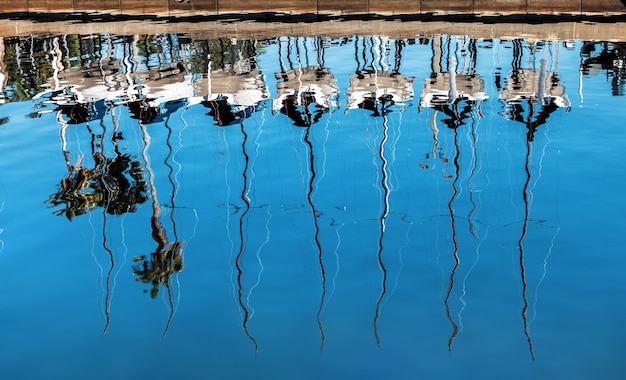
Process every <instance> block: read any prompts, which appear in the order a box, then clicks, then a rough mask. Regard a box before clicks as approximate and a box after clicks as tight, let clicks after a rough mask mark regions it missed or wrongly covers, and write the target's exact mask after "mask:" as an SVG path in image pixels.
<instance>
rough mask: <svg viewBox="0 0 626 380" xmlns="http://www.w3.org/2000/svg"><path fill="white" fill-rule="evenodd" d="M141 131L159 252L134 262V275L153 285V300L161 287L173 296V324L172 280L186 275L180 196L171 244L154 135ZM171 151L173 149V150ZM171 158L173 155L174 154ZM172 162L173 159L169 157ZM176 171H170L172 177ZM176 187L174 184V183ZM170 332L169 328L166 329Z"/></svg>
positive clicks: (143, 128) (136, 259)
mask: <svg viewBox="0 0 626 380" xmlns="http://www.w3.org/2000/svg"><path fill="white" fill-rule="evenodd" d="M165 124H166V127H167V128H168V132H169V134H168V146H170V145H169V136H170V135H171V130H170V128H169V126H168V125H167V121H166V123H165ZM139 125H140V127H141V131H142V133H143V140H144V149H143V158H144V161H145V163H146V169H147V170H148V173H149V181H150V195H151V197H152V217H151V219H150V226H151V228H152V239H154V241H155V242H156V243H157V248H156V250H155V251H154V252H152V253H151V254H150V255H148V256H146V255H141V256H137V257H135V258H134V261H135V264H134V265H133V272H134V273H135V275H137V281H140V282H143V283H145V284H150V285H152V288H151V289H150V297H152V298H156V296H157V295H158V293H159V286H161V285H162V286H164V287H165V288H166V289H167V291H168V295H169V300H170V305H171V307H172V310H171V312H172V314H170V318H169V320H168V327H169V321H171V318H172V315H173V311H174V308H173V300H172V293H171V287H170V284H171V278H172V275H174V274H176V273H178V272H180V271H182V269H183V256H182V252H183V245H184V242H182V241H178V236H177V233H176V223H175V222H174V216H173V209H174V198H175V196H176V188H173V189H172V192H171V198H170V202H171V205H172V212H171V214H170V215H171V220H172V223H173V225H174V226H173V227H174V241H173V242H170V241H169V239H168V237H167V231H166V230H165V228H164V226H163V224H162V222H161V217H160V216H161V206H160V204H159V201H158V198H157V188H156V185H155V175H154V172H153V170H152V167H151V164H150V158H149V156H148V148H149V146H150V135H149V134H148V131H147V129H146V126H145V125H143V124H142V123H139ZM170 148H171V147H170ZM170 154H171V152H170ZM168 158H169V156H168ZM165 164H166V165H167V166H168V167H169V164H168V163H167V158H166V159H165ZM171 172H172V170H171V167H170V174H171ZM170 182H172V181H171V179H170ZM172 186H173V182H172ZM166 332H167V328H166Z"/></svg>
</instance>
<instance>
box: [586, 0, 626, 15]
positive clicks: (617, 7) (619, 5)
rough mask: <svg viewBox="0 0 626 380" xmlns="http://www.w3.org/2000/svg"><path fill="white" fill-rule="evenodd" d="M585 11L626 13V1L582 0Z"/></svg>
mask: <svg viewBox="0 0 626 380" xmlns="http://www.w3.org/2000/svg"><path fill="white" fill-rule="evenodd" d="M581 1H582V11H583V13H596V14H611V13H621V14H625V13H626V1H623V0H581Z"/></svg>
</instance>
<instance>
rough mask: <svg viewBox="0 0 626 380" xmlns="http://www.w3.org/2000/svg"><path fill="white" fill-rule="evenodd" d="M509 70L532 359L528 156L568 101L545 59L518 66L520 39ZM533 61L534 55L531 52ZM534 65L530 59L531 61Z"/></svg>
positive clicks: (525, 305)
mask: <svg viewBox="0 0 626 380" xmlns="http://www.w3.org/2000/svg"><path fill="white" fill-rule="evenodd" d="M513 47H514V50H513V54H514V56H513V71H512V74H511V76H510V77H509V78H507V86H506V88H505V89H504V90H503V91H502V94H501V97H502V98H503V99H504V100H505V101H506V103H507V105H508V106H509V109H508V110H507V112H506V115H507V116H508V117H510V118H511V119H512V120H514V121H517V122H520V123H522V124H524V125H525V126H526V129H527V132H526V141H525V145H526V157H525V163H524V172H525V176H526V179H525V181H524V186H523V188H522V200H523V202H524V221H523V225H522V231H521V234H520V238H519V240H518V242H517V246H518V250H519V265H520V277H521V281H522V301H523V306H522V312H521V314H522V320H523V323H524V335H525V336H526V339H527V340H528V348H529V351H530V355H531V357H532V358H533V360H534V352H533V345H532V339H531V337H530V331H529V323H528V317H527V312H528V306H529V304H528V299H527V295H526V292H527V283H526V271H525V266H524V239H525V238H526V235H527V232H528V221H529V218H530V202H531V200H532V196H531V195H530V182H531V172H530V158H531V156H532V142H533V141H534V136H535V133H536V131H537V129H538V127H539V126H541V125H542V124H545V123H546V122H547V119H548V117H549V116H550V114H551V113H552V112H554V111H556V110H557V109H558V108H560V107H566V109H567V110H569V107H570V103H569V99H568V97H567V94H566V93H565V89H564V88H563V87H562V86H561V85H560V79H559V77H558V74H557V73H556V72H550V71H547V69H546V65H547V61H546V60H545V59H541V60H540V69H539V71H536V70H533V69H524V68H521V67H520V66H521V65H520V62H521V58H522V53H523V50H522V42H521V41H520V40H515V41H513ZM532 58H533V60H534V54H532ZM533 66H534V61H533ZM524 104H527V105H528V113H527V116H524V114H523V113H524V111H525V110H524V107H523V105H524Z"/></svg>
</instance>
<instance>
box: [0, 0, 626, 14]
mask: <svg viewBox="0 0 626 380" xmlns="http://www.w3.org/2000/svg"><path fill="white" fill-rule="evenodd" d="M0 13H1V14H4V15H7V14H22V15H26V14H50V13H59V14H62V13H66V14H71V13H100V14H108V15H129V16H145V15H154V16H160V17H197V16H217V15H226V14H229V15H232V14H260V13H264V14H276V13H280V14H289V15H297V14H315V15H325V14H332V15H354V14H360V15H413V16H416V15H422V16H428V15H433V16H438V15H441V16H445V15H483V16H484V15H496V16H497V15H522V16H523V15H570V16H576V15H616V14H626V0H547V1H546V0H297V1H294V0H0Z"/></svg>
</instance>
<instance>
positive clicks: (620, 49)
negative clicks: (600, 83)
mask: <svg viewBox="0 0 626 380" xmlns="http://www.w3.org/2000/svg"><path fill="white" fill-rule="evenodd" d="M596 45H597V43H595V42H586V43H585V44H584V45H583V47H582V48H581V51H580V55H581V57H582V58H584V61H583V62H582V63H581V72H582V74H585V75H596V74H597V73H599V72H600V71H601V70H606V73H607V76H608V75H610V74H612V75H613V79H612V80H611V91H612V93H613V95H616V96H617V95H626V90H625V89H626V43H623V42H621V43H619V42H614V43H612V44H609V43H608V42H604V43H602V51H601V52H600V53H599V54H596V55H592V52H593V51H595V49H596ZM611 71H612V73H611Z"/></svg>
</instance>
